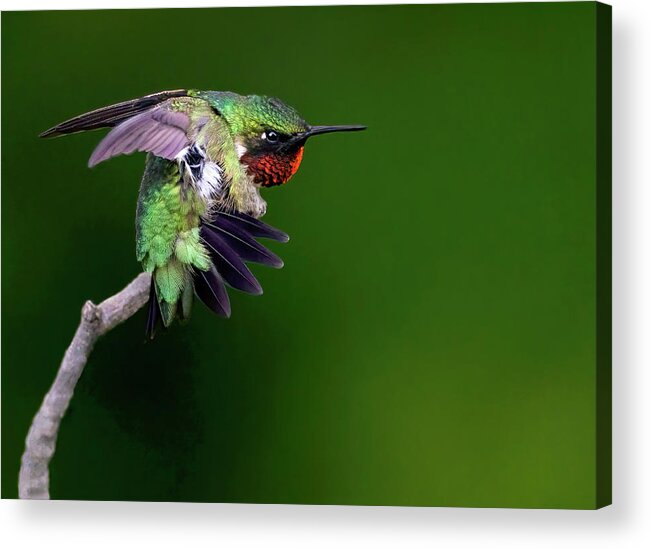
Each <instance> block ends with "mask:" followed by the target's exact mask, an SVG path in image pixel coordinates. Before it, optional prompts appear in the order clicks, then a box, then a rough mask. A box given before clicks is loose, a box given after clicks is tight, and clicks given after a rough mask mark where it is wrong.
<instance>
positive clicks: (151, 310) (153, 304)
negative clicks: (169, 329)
mask: <svg viewBox="0 0 651 549" xmlns="http://www.w3.org/2000/svg"><path fill="white" fill-rule="evenodd" d="M160 321H161V312H160V306H159V304H158V298H157V297H156V283H155V282H154V277H153V276H152V277H151V285H150V286H149V305H148V307H147V325H146V327H145V332H146V334H147V337H148V338H149V339H154V336H155V335H156V328H157V327H158V325H159V324H160Z"/></svg>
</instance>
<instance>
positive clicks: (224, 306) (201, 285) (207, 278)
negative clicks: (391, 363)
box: [193, 267, 231, 318]
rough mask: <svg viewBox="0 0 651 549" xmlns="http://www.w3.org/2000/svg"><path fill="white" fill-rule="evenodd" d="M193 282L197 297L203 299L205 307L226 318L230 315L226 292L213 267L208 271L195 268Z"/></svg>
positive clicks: (229, 304)
mask: <svg viewBox="0 0 651 549" xmlns="http://www.w3.org/2000/svg"><path fill="white" fill-rule="evenodd" d="M193 282H194V291H195V292H196V294H197V297H198V298H199V299H200V300H201V301H203V303H204V304H205V305H206V307H208V308H209V309H210V310H211V311H213V312H215V313H217V314H218V315H219V316H225V317H226V318H228V317H229V316H231V303H230V301H229V299H228V293H227V292H226V287H225V286H224V283H223V282H222V279H221V277H220V276H219V273H218V272H217V270H216V269H215V267H212V268H211V269H210V270H209V271H199V270H197V271H196V272H195V274H194V278H193Z"/></svg>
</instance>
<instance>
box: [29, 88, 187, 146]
mask: <svg viewBox="0 0 651 549" xmlns="http://www.w3.org/2000/svg"><path fill="white" fill-rule="evenodd" d="M187 95H188V90H171V91H163V92H159V93H152V94H151V95H146V96H145V97H139V98H138V99H131V100H129V101H123V102H122V103H117V104H115V105H109V106H108V107H102V108H101V109H96V110H94V111H91V112H88V113H86V114H82V115H79V116H75V117H74V118H71V119H70V120H66V121H65V122H61V124H57V125H56V126H54V127H53V128H50V129H49V130H47V131H44V132H43V133H42V134H41V135H40V137H56V136H58V135H65V134H69V133H76V132H83V131H88V130H96V129H98V128H112V127H113V126H115V125H117V124H119V123H120V122H122V121H123V120H126V119H127V118H131V117H132V116H134V115H136V114H139V113H141V112H143V111H146V110H149V109H151V108H152V107H154V106H156V105H158V104H160V103H162V102H163V101H167V100H168V99H171V98H173V97H185V96H187Z"/></svg>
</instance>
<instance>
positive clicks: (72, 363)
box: [18, 273, 151, 499]
mask: <svg viewBox="0 0 651 549" xmlns="http://www.w3.org/2000/svg"><path fill="white" fill-rule="evenodd" d="M150 280H151V277H150V275H149V273H141V274H140V275H138V276H137V277H136V278H135V279H133V280H132V281H131V282H130V283H129V285H128V286H127V287H126V288H124V289H123V290H122V291H120V292H118V293H117V294H115V295H114V296H111V297H109V298H108V299H106V300H105V301H102V303H100V304H99V305H95V304H94V303H92V302H91V301H86V303H85V304H84V306H83V308H82V310H81V321H80V323H79V326H78V327H77V331H76V332H75V336H74V337H73V338H72V342H71V343H70V346H69V347H68V349H67V350H66V353H65V355H64V356H63V361H62V362H61V366H60V367H59V371H58V372H57V375H56V378H55V379H54V383H53V384H52V387H50V390H49V391H48V392H47V394H46V395H45V398H44V399H43V403H42V404H41V407H40V409H39V410H38V412H37V413H36V415H35V416H34V419H33V420H32V425H31V426H30V428H29V432H28V433H27V439H26V440H25V451H24V452H23V457H22V459H21V465H20V474H19V476H18V495H19V497H20V498H21V499H50V491H49V486H50V472H49V465H50V460H51V459H52V456H53V455H54V451H55V449H56V441H57V435H58V433H59V426H60V425H61V419H62V418H63V415H64V414H65V413H66V410H67V409H68V405H69V404H70V400H71V399H72V394H73V392H74V390H75V386H76V385H77V381H78V380H79V377H80V376H81V374H82V372H83V371H84V366H86V362H88V357H89V356H90V353H91V352H92V350H93V347H94V346H95V342H96V341H97V339H98V338H100V337H101V336H103V335H104V334H105V333H107V332H109V331H110V330H112V329H113V328H115V327H116V326H117V325H118V324H121V323H122V322H124V321H125V320H127V319H128V318H130V317H131V316H133V315H134V314H135V313H136V311H138V310H139V309H140V308H141V307H142V306H143V305H144V304H145V303H147V299H148V297H149V283H150Z"/></svg>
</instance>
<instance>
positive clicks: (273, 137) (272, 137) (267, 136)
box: [260, 130, 278, 143]
mask: <svg viewBox="0 0 651 549" xmlns="http://www.w3.org/2000/svg"><path fill="white" fill-rule="evenodd" d="M260 137H261V138H262V139H264V140H265V141H268V142H269V143H276V142H277V141H278V133H276V132H275V131H273V130H269V131H268V132H262V135H261V136H260Z"/></svg>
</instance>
